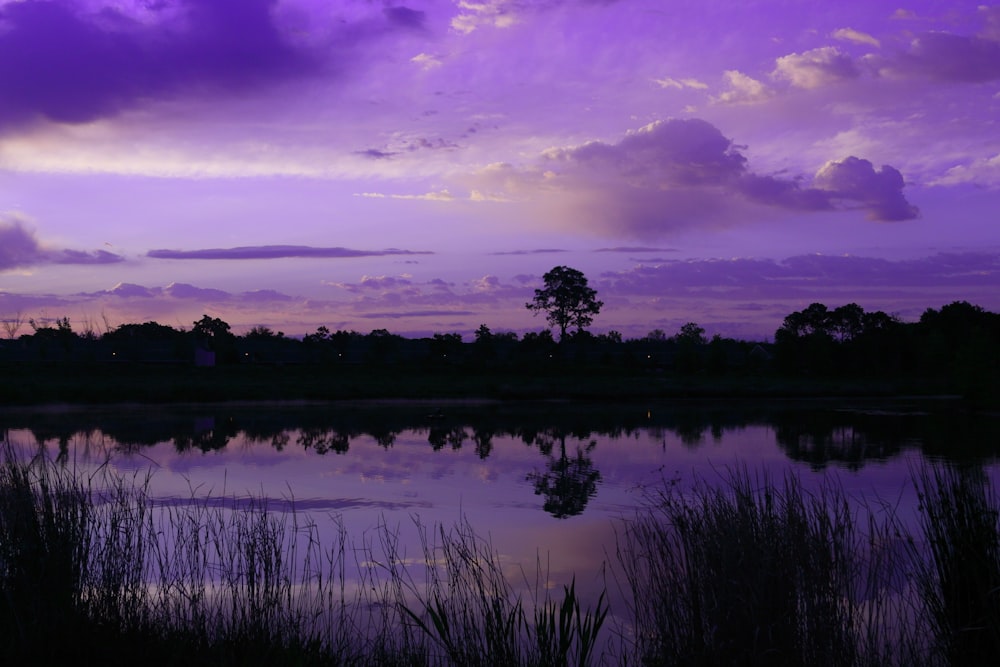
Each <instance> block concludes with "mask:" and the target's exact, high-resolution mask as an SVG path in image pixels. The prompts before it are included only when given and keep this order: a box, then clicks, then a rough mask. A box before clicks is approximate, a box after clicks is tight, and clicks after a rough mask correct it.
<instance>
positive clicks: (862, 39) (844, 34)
mask: <svg viewBox="0 0 1000 667" xmlns="http://www.w3.org/2000/svg"><path fill="white" fill-rule="evenodd" d="M830 36H831V37H833V38H834V39H839V40H843V41H845V42H854V43H855V44H868V45H869V46H874V47H876V48H878V47H880V46H882V43H881V42H879V40H877V39H876V38H875V37H873V36H871V35H869V34H868V33H866V32H861V31H860V30H855V29H854V28H840V29H838V30H834V31H833V32H832V33H830Z"/></svg>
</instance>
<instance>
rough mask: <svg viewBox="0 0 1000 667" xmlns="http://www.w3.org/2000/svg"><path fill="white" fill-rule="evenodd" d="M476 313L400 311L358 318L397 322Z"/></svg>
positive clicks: (366, 314) (376, 313) (473, 312)
mask: <svg viewBox="0 0 1000 667" xmlns="http://www.w3.org/2000/svg"><path fill="white" fill-rule="evenodd" d="M475 314H476V312H475V311H472V310H401V311H396V312H393V311H382V312H374V313H364V314H363V315H359V316H358V317H361V318H364V319H366V320H381V319H386V320H399V319H403V318H405V317H453V316H458V315H462V316H466V315H475Z"/></svg>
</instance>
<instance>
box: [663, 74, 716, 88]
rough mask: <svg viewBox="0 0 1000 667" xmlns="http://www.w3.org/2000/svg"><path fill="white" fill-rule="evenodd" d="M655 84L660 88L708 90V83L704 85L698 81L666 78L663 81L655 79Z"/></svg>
mask: <svg viewBox="0 0 1000 667" xmlns="http://www.w3.org/2000/svg"><path fill="white" fill-rule="evenodd" d="M653 83H655V84H657V85H658V86H660V88H678V89H684V88H694V89H696V90H705V89H707V88H708V84H707V83H702V82H701V81H699V80H698V79H672V78H670V77H669V76H665V77H663V78H662V79H653Z"/></svg>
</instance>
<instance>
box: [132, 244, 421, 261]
mask: <svg viewBox="0 0 1000 667" xmlns="http://www.w3.org/2000/svg"><path fill="white" fill-rule="evenodd" d="M432 254H434V253H432V252H430V251H424V250H398V249H396V248H388V249H386V250H353V249H351V248H339V247H337V248H315V247H312V246H297V245H264V246H243V247H238V248H207V249H204V250H150V251H149V252H147V253H146V256H147V257H152V258H154V259H236V260H238V259H287V258H290V257H301V258H311V259H346V258H351V257H384V256H387V255H432Z"/></svg>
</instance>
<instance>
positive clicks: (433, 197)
mask: <svg viewBox="0 0 1000 667" xmlns="http://www.w3.org/2000/svg"><path fill="white" fill-rule="evenodd" d="M354 196H355V197H366V198H369V199H416V200H420V201H455V200H456V197H455V196H454V195H452V194H451V193H450V192H448V190H447V189H445V190H438V191H437V192H426V193H424V194H420V195H399V194H384V193H382V192H358V193H355V195H354Z"/></svg>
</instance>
